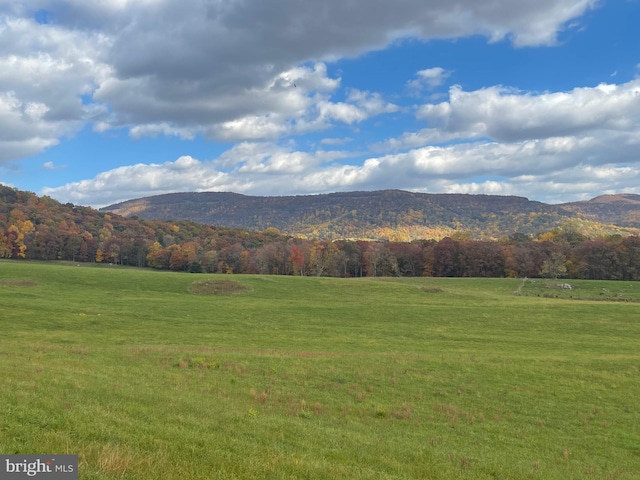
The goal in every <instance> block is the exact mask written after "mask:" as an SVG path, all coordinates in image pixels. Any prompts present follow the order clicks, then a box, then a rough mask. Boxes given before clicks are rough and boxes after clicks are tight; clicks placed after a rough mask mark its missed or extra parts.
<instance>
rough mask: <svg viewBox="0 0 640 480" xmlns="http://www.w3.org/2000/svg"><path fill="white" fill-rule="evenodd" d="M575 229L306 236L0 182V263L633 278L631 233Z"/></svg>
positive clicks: (638, 261) (638, 254) (635, 242)
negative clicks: (151, 212) (77, 201)
mask: <svg viewBox="0 0 640 480" xmlns="http://www.w3.org/2000/svg"><path fill="white" fill-rule="evenodd" d="M577 226H579V224H576V223H575V222H570V223H567V224H565V225H564V226H562V227H556V228H553V229H551V230H549V231H546V232H542V233H540V234H538V235H526V234H523V233H514V234H512V235H509V236H504V237H502V238H500V239H499V240H498V241H488V240H473V239H471V237H470V236H469V235H468V233H467V232H465V231H463V230H460V231H456V232H452V234H451V235H450V236H446V237H444V238H442V239H439V240H436V239H434V238H424V239H420V240H414V241H411V242H387V241H363V240H357V241H356V240H335V241H331V240H312V239H301V238H295V237H292V236H287V235H282V234H280V232H279V231H278V230H277V229H276V228H273V227H269V228H266V229H265V230H262V231H247V230H242V229H233V228H226V227H214V226H211V225H203V224H198V223H195V222H190V221H179V222H163V221H157V220H153V221H152V220H140V219H137V218H125V217H122V216H120V215H116V214H113V213H106V212H99V211H97V210H94V209H92V208H89V207H81V206H76V205H72V204H64V205H63V204H61V203H59V202H57V201H55V200H53V199H51V198H49V197H38V196H36V195H35V194H33V193H31V192H23V191H19V190H15V189H11V188H8V187H3V186H0V258H11V259H23V260H29V259H31V260H71V261H74V262H91V263H110V264H119V265H131V266H137V267H152V268H157V269H169V270H174V271H188V272H193V273H198V272H205V273H228V274H232V273H235V274H237V273H261V274H278V275H317V276H323V275H324V276H341V277H357V276H444V277H504V276H507V277H525V276H526V277H550V278H558V277H563V276H568V277H570V278H588V279H614V280H616V279H617V280H640V237H638V236H636V235H629V236H622V235H618V234H615V235H605V234H600V235H587V234H586V233H584V232H582V231H580V230H579V229H578V228H576V227H577ZM0 268H1V267H0Z"/></svg>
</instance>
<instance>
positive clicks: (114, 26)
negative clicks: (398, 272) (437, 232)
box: [0, 0, 640, 207]
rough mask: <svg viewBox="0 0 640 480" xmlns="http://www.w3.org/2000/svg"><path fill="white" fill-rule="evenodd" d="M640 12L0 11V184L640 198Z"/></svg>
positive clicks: (62, 195) (182, 7)
mask: <svg viewBox="0 0 640 480" xmlns="http://www.w3.org/2000/svg"><path fill="white" fill-rule="evenodd" d="M529 3H530V4H529ZM639 22H640V1H638V0H617V1H614V0H608V1H607V0H602V1H595V0H538V1H537V2H522V1H521V0H491V1H489V0H487V1H485V2H478V1H477V0H455V1H452V0H396V1H395V2H388V1H382V0H353V1H351V2H344V1H343V0H326V1H323V2H300V1H298V0H271V1H269V2H264V1H263V0H244V1H240V0H225V1H222V0H206V1H202V2H181V1H176V0H113V1H110V2H97V1H88V0H67V1H57V0H33V1H28V0H27V1H17V2H16V1H11V2H9V1H2V0H0V183H3V184H6V185H10V186H13V187H16V188H19V189H22V190H30V191H33V192H36V193H38V194H44V195H49V196H51V197H53V198H55V199H57V200H60V201H62V202H73V203H76V204H79V205H90V206H94V207H100V206H105V205H108V204H111V203H115V202H118V201H122V200H127V199H131V198H139V197H143V196H148V195H156V194H161V193H168V192H177V191H233V192H237V193H244V194H248V195H298V194H316V193H328V192H335V191H354V190H378V189H387V188H394V189H404V190H410V191H417V192H428V193H476V194H482V193H484V194H497V195H520V196H525V197H528V198H530V199H533V200H539V201H543V202H549V203H557V202H565V201H574V200H582V199H589V198H592V197H595V196H597V195H601V194H605V193H622V192H627V193H640V187H639V185H640V48H639V47H638V46H639V45H640V30H639V29H638V28H637V25H638V23H639Z"/></svg>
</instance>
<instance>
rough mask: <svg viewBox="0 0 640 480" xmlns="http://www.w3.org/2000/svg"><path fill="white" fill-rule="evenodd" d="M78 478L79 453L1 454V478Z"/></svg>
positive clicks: (76, 479) (65, 479) (67, 479)
mask: <svg viewBox="0 0 640 480" xmlns="http://www.w3.org/2000/svg"><path fill="white" fill-rule="evenodd" d="M25 478H36V479H38V478H41V479H46V480H78V456H77V455H0V480H18V479H25Z"/></svg>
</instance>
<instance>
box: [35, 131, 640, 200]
mask: <svg viewBox="0 0 640 480" xmlns="http://www.w3.org/2000/svg"><path fill="white" fill-rule="evenodd" d="M623 142H626V144H624V146H623V147H620V145H621V144H622V143H623ZM639 147H640V138H638V137H637V136H636V137H635V138H629V137H625V136H624V135H623V136H620V135H619V134H617V133H614V134H611V135H610V136H608V137H604V138H594V137H583V138H581V137H574V136H566V137H549V138H545V139H537V140H527V141H520V142H513V143H497V142H476V143H461V144H456V145H449V146H425V147H421V148H415V149H412V150H409V151H407V152H403V153H396V154H389V155H382V156H377V157H375V156H374V157H370V158H368V159H366V160H365V161H364V162H362V164H350V163H349V159H350V158H351V154H350V153H348V152H345V151H333V150H332V151H324V150H318V151H315V152H303V151H297V150H295V149H294V148H293V147H292V146H289V147H282V146H278V145H276V144H273V143H268V142H259V143H256V142H242V143H240V144H238V145H236V146H234V147H233V148H231V149H229V150H228V151H226V152H224V153H223V154H222V155H220V156H219V157H218V158H217V159H215V160H213V161H207V162H202V161H199V160H196V159H193V158H191V157H182V158H179V159H178V160H176V161H175V162H166V163H164V164H149V165H145V164H138V165H134V166H130V167H120V168H117V169H114V170H111V171H108V172H104V173H102V174H100V175H98V176H96V177H95V178H94V179H91V180H85V181H82V182H75V183H71V184H68V185H65V186H63V187H59V188H54V189H46V190H45V191H44V192H42V193H44V194H47V195H50V196H53V197H54V198H58V199H61V200H62V201H71V202H74V203H82V204H87V203H88V204H91V205H94V206H104V205H106V204H109V203H114V202H117V201H120V200H125V199H130V198H136V197H142V196H147V195H151V194H159V193H167V192H173V191H234V192H241V193H246V194H253V195H279V194H282V192H286V193H287V194H313V193H322V192H333V191H348V190H359V189H367V190H370V189H385V188H401V189H406V190H412V191H422V192H458V193H487V194H505V195H506V194H517V195H524V196H528V197H530V198H536V199H539V200H542V201H551V202H553V201H558V200H559V199H561V198H567V197H568V196H569V197H571V196H574V197H575V196H580V195H584V192H589V191H594V190H595V191H597V189H598V188H599V185H601V184H602V183H603V182H606V184H607V185H608V188H609V189H610V190H611V191H615V192H623V191H624V192H638V187H637V185H638V180H640V173H639V172H640V169H639V168H638V165H637V164H634V163H633V162H637V155H636V152H637V151H638V148H639ZM613 152H615V153H616V155H618V156H621V157H622V158H624V159H626V160H627V161H628V164H626V165H625V164H621V163H613V162H612V161H611V158H612V157H613V155H612V153H613ZM618 159H619V158H616V160H618ZM344 161H346V163H344ZM487 177H491V178H487Z"/></svg>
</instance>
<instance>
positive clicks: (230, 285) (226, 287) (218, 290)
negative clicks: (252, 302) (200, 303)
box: [189, 280, 251, 295]
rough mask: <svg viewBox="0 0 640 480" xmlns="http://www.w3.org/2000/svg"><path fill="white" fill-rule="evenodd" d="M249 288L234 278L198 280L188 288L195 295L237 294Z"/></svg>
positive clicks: (249, 288)
mask: <svg viewBox="0 0 640 480" xmlns="http://www.w3.org/2000/svg"><path fill="white" fill-rule="evenodd" d="M250 290H251V287H249V286H247V285H245V284H244V283H240V282H236V281H235V280H199V281H197V282H193V283H192V284H191V287H190V288H189V291H190V292H191V293H195V294H197V295H239V294H241V293H246V292H248V291H250Z"/></svg>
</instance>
